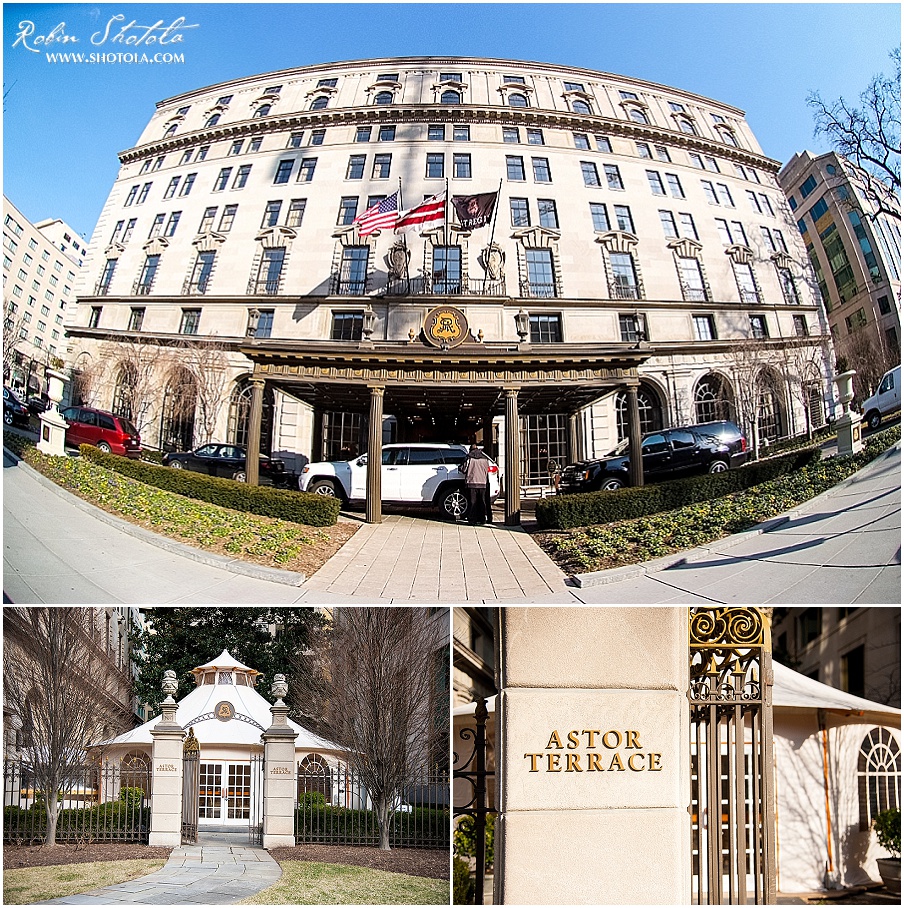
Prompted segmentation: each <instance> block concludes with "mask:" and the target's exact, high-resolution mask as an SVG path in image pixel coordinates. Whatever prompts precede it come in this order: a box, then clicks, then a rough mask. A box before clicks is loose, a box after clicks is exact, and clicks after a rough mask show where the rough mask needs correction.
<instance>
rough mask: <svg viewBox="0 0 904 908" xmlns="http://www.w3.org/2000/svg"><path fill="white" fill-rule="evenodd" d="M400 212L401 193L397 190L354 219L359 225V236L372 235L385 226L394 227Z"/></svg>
mask: <svg viewBox="0 0 904 908" xmlns="http://www.w3.org/2000/svg"><path fill="white" fill-rule="evenodd" d="M398 212H399V193H398V190H396V191H395V192H394V193H393V194H392V195H388V196H386V198H385V199H383V200H382V201H379V202H377V203H376V204H375V205H371V206H370V208H368V209H367V211H365V212H364V214H362V215H359V216H358V217H356V218H355V220H354V221H353V223H354V224H356V225H357V226H358V236H370V234H372V233H376V231H378V230H382V229H383V228H384V227H392V226H393V225H394V224H395V222H396V217H397V216H398Z"/></svg>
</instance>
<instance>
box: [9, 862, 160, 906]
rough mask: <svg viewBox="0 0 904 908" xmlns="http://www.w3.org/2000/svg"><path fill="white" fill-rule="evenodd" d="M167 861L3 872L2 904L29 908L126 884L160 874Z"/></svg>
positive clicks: (68, 866)
mask: <svg viewBox="0 0 904 908" xmlns="http://www.w3.org/2000/svg"><path fill="white" fill-rule="evenodd" d="M165 863H166V861H165V860H164V859H160V860H156V861H155V860H139V861H98V862H96V863H93V864H56V865H53V866H50V867H20V868H16V869H12V870H4V871H3V904H4V905H30V904H32V903H33V902H43V901H45V900H46V899H58V898H63V897H65V896H67V895H76V894H78V893H80V892H88V891H89V890H91V889H97V888H98V887H99V886H112V885H113V884H115V883H125V882H127V881H128V880H134V879H137V878H138V877H140V876H145V875H146V874H148V873H153V872H154V871H155V870H159V869H160V868H161V867H162V866H163V865H164V864H165Z"/></svg>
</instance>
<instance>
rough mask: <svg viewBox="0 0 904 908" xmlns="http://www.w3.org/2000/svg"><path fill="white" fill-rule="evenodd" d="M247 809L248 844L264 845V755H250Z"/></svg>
mask: <svg viewBox="0 0 904 908" xmlns="http://www.w3.org/2000/svg"><path fill="white" fill-rule="evenodd" d="M249 800H250V803H249V807H248V844H249V845H257V846H259V847H260V846H263V844H264V755H263V754H262V753H253V754H251V790H250V795H249Z"/></svg>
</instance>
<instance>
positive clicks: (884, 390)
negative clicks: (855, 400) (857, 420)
mask: <svg viewBox="0 0 904 908" xmlns="http://www.w3.org/2000/svg"><path fill="white" fill-rule="evenodd" d="M900 409H901V367H900V366H895V367H894V369H890V370H889V371H888V372H886V373H885V375H883V376H882V381H880V382H879V390H878V391H876V393H875V394H874V395H873V396H872V397H867V399H866V400H865V401H863V421H864V422H865V423H867V424H868V425H869V427H870V428H871V429H878V428H879V426H880V424H881V423H882V417H883V416H886V415H888V414H889V413H893V412H894V411H895V410H900Z"/></svg>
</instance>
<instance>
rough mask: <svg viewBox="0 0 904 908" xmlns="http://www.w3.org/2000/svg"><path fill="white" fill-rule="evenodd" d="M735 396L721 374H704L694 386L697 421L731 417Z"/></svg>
mask: <svg viewBox="0 0 904 908" xmlns="http://www.w3.org/2000/svg"><path fill="white" fill-rule="evenodd" d="M733 409H734V397H733V395H732V393H731V388H730V387H729V385H728V382H727V381H726V380H725V379H724V378H722V376H721V375H716V374H714V373H710V374H709V375H704V376H703V378H701V379H700V381H698V382H697V387H696V388H694V413H695V414H696V421H697V422H715V421H716V420H719V419H731V417H732V410H733Z"/></svg>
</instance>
